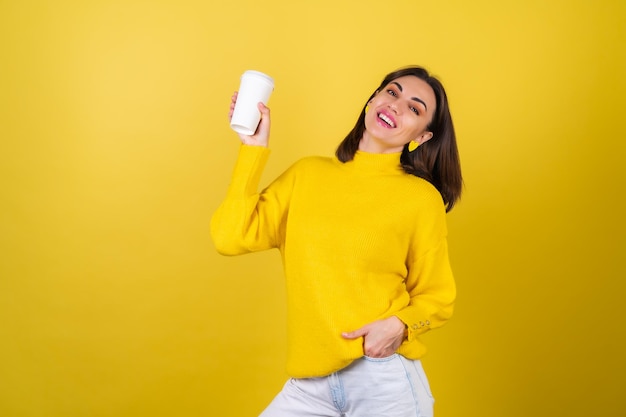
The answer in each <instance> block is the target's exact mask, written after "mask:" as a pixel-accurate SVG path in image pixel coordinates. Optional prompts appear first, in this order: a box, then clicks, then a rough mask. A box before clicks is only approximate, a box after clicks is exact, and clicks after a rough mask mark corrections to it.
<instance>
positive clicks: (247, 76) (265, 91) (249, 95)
mask: <svg viewBox="0 0 626 417" xmlns="http://www.w3.org/2000/svg"><path fill="white" fill-rule="evenodd" d="M273 90H274V80H273V79H272V77H270V76H269V75H267V74H263V73H262V72H259V71H246V72H244V73H243V75H242V76H241V83H240V84H239V92H238V93H237V102H236V103H235V109H234V110H233V117H232V118H231V119H230V127H231V128H232V129H233V130H234V131H235V132H237V133H241V134H243V135H254V132H256V128H257V127H258V126H259V122H260V121H261V112H260V111H259V109H258V107H257V105H258V103H259V102H262V103H263V104H267V102H268V100H269V99H270V95H271V94H272V91H273Z"/></svg>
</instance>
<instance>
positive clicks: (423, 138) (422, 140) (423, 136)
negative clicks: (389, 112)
mask: <svg viewBox="0 0 626 417" xmlns="http://www.w3.org/2000/svg"><path fill="white" fill-rule="evenodd" d="M432 138H433V132H428V131H426V132H424V133H422V134H421V135H420V136H419V137H418V138H417V139H415V141H416V142H417V143H419V144H420V145H421V144H423V143H425V142H428V141H429V140H431V139H432Z"/></svg>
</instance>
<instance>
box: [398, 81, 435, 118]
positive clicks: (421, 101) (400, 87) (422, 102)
mask: <svg viewBox="0 0 626 417" xmlns="http://www.w3.org/2000/svg"><path fill="white" fill-rule="evenodd" d="M391 84H394V85H396V86H397V87H398V90H400V92H402V86H401V85H400V83H398V82H396V81H392V82H391ZM411 100H413V101H417V102H418V103H421V104H422V106H424V108H425V109H426V111H428V106H426V103H424V100H422V99H419V98H417V97H411Z"/></svg>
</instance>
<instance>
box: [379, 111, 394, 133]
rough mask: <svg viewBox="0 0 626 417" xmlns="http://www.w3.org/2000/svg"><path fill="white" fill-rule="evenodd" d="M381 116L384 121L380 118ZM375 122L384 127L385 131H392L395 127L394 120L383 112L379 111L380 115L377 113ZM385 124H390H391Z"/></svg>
mask: <svg viewBox="0 0 626 417" xmlns="http://www.w3.org/2000/svg"><path fill="white" fill-rule="evenodd" d="M381 115H382V116H383V118H384V119H386V120H384V119H383V118H381ZM376 121H377V122H378V124H379V125H381V126H383V127H386V128H387V129H393V128H395V127H396V121H395V119H394V118H393V117H392V116H391V115H390V114H389V113H387V112H385V111H381V112H380V113H378V117H377V118H376ZM387 122H391V124H390V123H387Z"/></svg>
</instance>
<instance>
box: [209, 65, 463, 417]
mask: <svg viewBox="0 0 626 417" xmlns="http://www.w3.org/2000/svg"><path fill="white" fill-rule="evenodd" d="M235 101H236V94H235V95H234V96H233V99H232V103H231V111H230V115H231V116H232V111H233V107H234V103H235ZM259 110H260V111H261V114H262V119H261V123H260V124H259V127H258V128H257V131H256V133H255V134H254V135H253V136H245V135H239V137H240V139H241V141H242V146H241V148H240V153H239V157H238V160H237V163H236V166H235V170H234V173H233V178H232V182H231V184H230V187H229V189H228V193H227V197H226V199H225V200H224V202H223V203H222V204H221V205H220V207H219V208H218V209H217V211H216V212H215V214H214V216H213V218H212V221H211V232H212V236H213V239H214V242H215V245H216V248H217V250H218V251H219V252H220V253H222V254H225V255H238V254H243V253H247V252H253V251H258V250H264V249H269V248H278V249H279V250H280V252H281V255H282V257H283V264H284V270H285V277H286V283H287V307H288V319H287V321H288V357H287V372H288V373H289V375H290V376H291V377H292V378H291V379H290V380H289V381H288V382H287V383H286V384H285V386H284V388H283V390H282V391H281V392H280V393H279V394H278V395H277V397H276V398H275V399H274V401H272V403H271V404H270V405H269V406H268V407H267V408H266V410H265V411H264V412H263V413H262V414H261V416H262V417H279V416H280V417H283V416H358V417H367V416H376V417H381V416H393V417H402V416H431V415H432V408H433V401H434V400H433V398H432V395H431V392H430V388H429V386H428V381H427V379H426V376H425V374H424V371H423V369H422V366H421V363H420V358H421V357H422V355H423V354H424V353H425V347H424V345H423V344H422V343H421V342H420V340H419V335H421V334H423V333H424V332H426V331H428V330H430V329H433V328H436V327H439V326H441V325H443V324H444V323H445V322H446V321H447V320H448V319H449V318H450V316H451V315H452V310H453V302H454V299H455V295H456V290H455V283H454V278H453V275H452V272H451V270H450V265H449V260H448V250H447V241H446V234H447V231H446V221H445V213H446V211H449V210H450V209H452V207H453V206H454V204H455V202H456V201H457V200H458V198H459V197H460V194H461V188H462V178H461V170H460V164H459V158H458V151H457V146H456V138H455V134H454V127H453V124H452V119H451V116H450V112H449V109H448V102H447V97H446V93H445V90H444V88H443V86H442V85H441V83H440V82H439V81H438V80H437V79H435V78H433V77H432V76H430V75H429V74H428V72H427V71H426V70H425V69H423V68H420V67H408V68H402V69H400V70H398V71H395V72H392V73H391V74H389V75H387V76H386V77H385V78H384V80H383V81H382V83H381V84H380V86H379V87H378V88H377V89H376V90H375V91H374V93H373V94H372V95H371V96H370V98H369V99H368V100H367V104H366V105H365V106H364V108H363V110H362V112H361V114H360V116H359V118H358V120H357V122H356V125H355V126H354V128H353V129H352V131H351V132H350V133H349V134H348V135H347V136H346V138H345V139H344V140H343V142H341V144H340V145H339V147H338V149H337V152H336V158H324V157H308V158H304V159H302V160H300V161H298V162H296V163H295V164H294V165H292V166H291V167H290V168H289V169H287V171H285V172H284V173H283V174H282V175H281V176H279V177H278V178H277V179H276V180H274V181H273V182H272V183H271V184H270V185H269V186H268V187H267V188H265V189H264V190H263V191H262V192H261V193H258V192H257V186H258V183H259V178H260V175H261V173H262V170H263V167H264V164H265V162H266V160H267V157H268V154H269V151H268V149H267V146H268V141H269V131H270V111H269V109H268V108H267V107H265V106H264V105H263V104H262V103H259Z"/></svg>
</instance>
